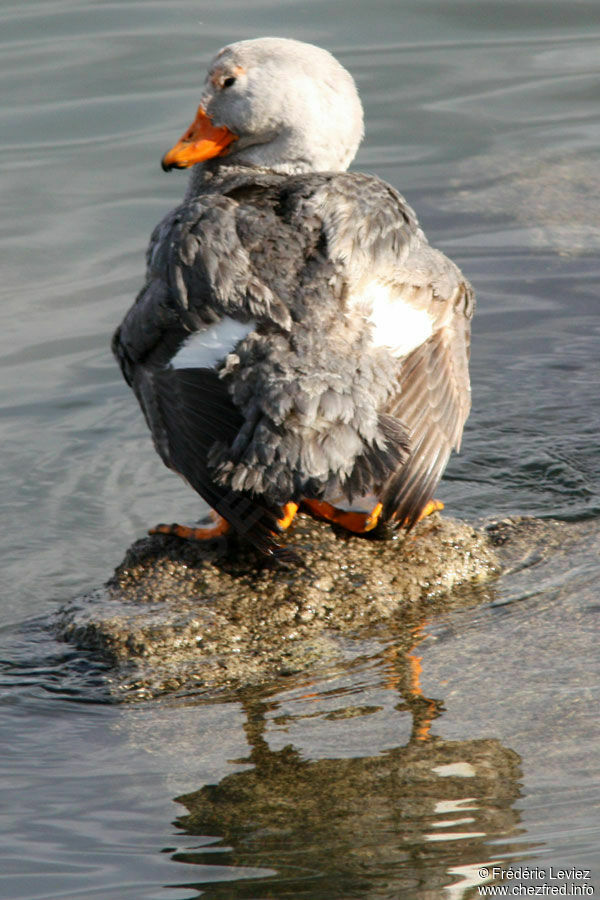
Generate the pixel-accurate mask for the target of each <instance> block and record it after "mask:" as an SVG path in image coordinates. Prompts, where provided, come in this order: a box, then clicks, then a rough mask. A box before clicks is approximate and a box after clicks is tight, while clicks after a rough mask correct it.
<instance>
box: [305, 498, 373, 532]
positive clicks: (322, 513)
mask: <svg viewBox="0 0 600 900" xmlns="http://www.w3.org/2000/svg"><path fill="white" fill-rule="evenodd" d="M301 506H302V509H303V510H305V511H306V512H307V513H309V515H311V516H313V518H315V519H322V520H323V521H325V522H331V523H333V524H335V525H341V526H342V528H345V529H346V531H352V532H353V533H354V534H366V533H367V532H369V531H372V530H373V528H375V526H376V525H377V523H378V521H379V517H380V516H381V510H382V509H383V507H382V504H381V503H378V504H377V505H376V506H375V507H374V509H373V510H372V511H371V512H370V513H364V512H351V511H348V510H344V509H337V508H336V507H335V506H332V505H331V503H325V501H324V500H302V504H301Z"/></svg>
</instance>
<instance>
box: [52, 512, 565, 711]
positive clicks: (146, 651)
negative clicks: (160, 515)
mask: <svg viewBox="0 0 600 900" xmlns="http://www.w3.org/2000/svg"><path fill="white" fill-rule="evenodd" d="M560 531H561V527H560V525H559V524H558V523H541V522H539V521H538V520H528V519H508V520H505V521H504V522H502V523H497V524H495V525H493V526H490V527H488V529H487V530H486V529H480V530H477V529H475V528H473V527H471V526H470V525H468V524H466V523H462V522H458V521H456V520H453V519H451V518H448V517H443V516H440V515H439V514H435V515H433V516H430V517H429V518H428V519H426V520H425V521H423V522H421V523H420V524H419V525H418V526H417V527H416V528H415V529H414V530H413V531H412V532H411V533H410V534H405V533H400V534H397V535H396V536H395V537H394V539H392V540H388V541H372V540H365V539H361V538H356V537H352V536H347V535H341V534H339V533H336V532H334V531H333V530H332V529H331V528H330V527H329V526H327V525H324V524H322V523H318V522H314V521H312V520H310V519H308V518H306V517H299V519H298V522H297V525H296V527H295V528H294V531H293V535H292V541H293V545H294V548H295V549H297V550H299V552H300V553H301V556H302V559H303V563H304V564H303V565H302V566H295V567H283V566H280V565H276V564H271V563H269V562H265V561H264V560H263V559H259V558H257V556H256V555H255V553H254V552H253V551H252V550H251V549H250V548H248V547H247V546H243V545H241V544H234V543H230V542H226V541H224V540H222V541H220V542H218V543H215V544H208V545H202V544H198V543H194V542H188V541H183V540H180V539H179V538H175V537H165V536H162V535H154V536H152V537H148V538H145V539H143V540H140V541H137V542H136V543H135V544H133V546H132V547H131V548H130V549H129V551H128V552H127V554H126V557H125V559H124V560H123V562H122V563H121V565H120V566H119V567H118V568H117V570H116V572H115V574H114V575H113V577H112V578H111V580H110V581H109V582H108V583H107V584H106V586H105V587H104V588H103V589H100V590H98V591H95V592H93V593H91V594H89V595H86V596H84V597H82V598H78V599H76V600H74V601H72V602H70V603H69V604H67V605H66V606H64V607H63V608H62V609H61V610H60V611H59V613H58V614H57V617H56V621H55V622H54V623H53V624H54V630H55V633H56V634H57V635H58V636H59V638H60V639H61V640H64V641H67V642H69V643H71V644H73V645H75V646H76V647H78V648H80V649H85V650H90V651H93V652H94V654H95V655H97V656H98V658H100V659H101V660H102V661H103V662H105V663H108V664H109V666H110V673H109V675H108V678H107V680H108V683H109V686H110V689H111V691H112V692H113V694H115V693H116V694H118V695H120V696H122V697H123V699H135V698H144V697H150V696H157V695H159V694H162V693H166V692H172V691H188V690H192V691H202V690H207V691H212V692H214V691H215V690H216V691H220V690H227V689H237V688H239V687H240V686H244V685H251V684H257V683H264V682H265V681H269V680H272V679H277V678H279V677H281V676H286V675H291V674H293V673H296V672H301V671H303V670H306V669H309V668H311V667H313V666H315V665H318V664H321V665H322V664H323V663H324V662H329V663H331V662H333V661H335V660H339V659H340V658H342V657H343V655H344V652H345V649H344V648H345V643H344V642H347V640H348V637H353V636H357V635H360V634H365V633H369V632H371V633H372V631H373V629H378V628H379V629H381V628H383V627H385V628H386V629H389V628H393V629H397V628H399V627H401V628H403V629H406V628H409V629H410V627H411V625H412V626H416V625H417V624H418V622H419V621H421V620H422V617H423V613H424V611H425V610H426V611H427V612H429V613H430V614H435V613H436V612H439V611H443V610H448V609H452V608H456V607H460V606H469V605H473V604H476V603H480V602H486V601H489V600H490V599H493V596H492V594H493V581H494V578H495V577H496V576H497V575H498V574H499V572H500V570H501V567H502V565H505V564H506V561H507V560H509V561H510V559H511V556H512V557H515V555H516V557H518V558H519V559H521V558H524V559H526V558H527V555H528V554H530V553H531V552H535V550H534V548H535V546H537V545H540V544H541V543H543V544H546V543H547V541H548V540H550V539H552V537H551V536H552V535H553V536H554V539H555V540H556V541H560ZM511 548H514V550H512V549H511ZM501 557H502V558H503V561H502V562H501ZM491 592H492V593H491Z"/></svg>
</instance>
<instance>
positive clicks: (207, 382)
mask: <svg viewBox="0 0 600 900" xmlns="http://www.w3.org/2000/svg"><path fill="white" fill-rule="evenodd" d="M273 42H275V44H273ZM290 44H292V45H294V47H293V49H294V54H292V59H291V61H290V59H289V58H288V56H287V55H286V54H287V53H288V52H289V45H290ZM307 46H309V45H302V44H298V42H288V41H279V39H264V41H263V42H261V41H249V42H242V43H241V44H239V45H232V47H230V48H226V50H225V51H222V52H221V54H219V55H218V56H217V57H216V60H215V62H214V63H213V66H212V67H211V70H210V71H209V76H208V79H207V85H209V84H210V85H212V88H209V87H207V89H206V90H207V91H209V92H210V90H212V91H213V94H214V95H215V96H213V97H211V96H208V95H207V93H206V91H205V95H204V97H203V104H204V106H205V108H207V109H211V110H212V115H211V118H212V120H213V121H214V122H215V124H217V125H227V127H228V128H230V129H231V131H235V133H236V134H238V133H239V131H240V130H241V129H240V127H239V126H240V123H239V121H229V120H228V119H227V117H226V116H225V114H224V113H223V112H219V107H218V98H219V96H221V95H222V94H224V93H225V90H224V88H223V87H222V85H223V83H224V80H225V79H226V78H227V77H229V78H231V77H233V76H232V75H229V76H227V72H236V73H239V72H240V70H243V71H244V72H248V73H252V72H253V71H254V68H253V67H254V66H256V67H257V68H259V69H260V66H261V65H262V66H263V67H264V66H265V65H267V64H266V63H265V59H266V60H268V65H267V69H268V72H269V73H270V77H269V80H268V84H269V85H270V88H269V90H275V88H274V87H273V81H272V77H271V76H272V72H273V67H275V70H276V68H277V58H278V57H279V59H281V58H284V59H285V60H286V67H287V69H289V67H290V66H291V67H292V69H293V67H294V65H295V64H296V63H295V60H297V58H298V56H299V57H300V58H301V59H303V51H302V48H304V47H307ZM274 49H276V50H277V53H275V54H274V55H275V60H274V61H273V58H272V57H273V53H274ZM309 50H310V52H309V54H308V56H309V63H310V64H311V65H313V63H314V59H313V51H314V50H316V51H318V53H317V57H318V59H319V60H321V61H323V59H324V60H325V63H326V64H327V65H326V68H327V66H328V65H329V63H328V62H327V61H328V60H333V58H332V57H330V56H329V54H326V52H325V51H321V50H319V48H310V47H309ZM259 51H260V52H259ZM282 53H283V57H282V56H281V54H282ZM323 54H324V56H323ZM257 60H258V62H257ZM261 61H262V62H261ZM333 63H334V65H333V67H332V72H333V74H332V72H329V71H328V72H327V74H326V76H323V77H325V79H326V80H328V82H330V83H332V84H333V86H335V78H336V77H339V71H340V70H341V72H345V70H343V69H341V67H340V66H339V64H338V63H337V62H336V61H335V60H333ZM227 67H228V68H227ZM287 69H286V71H287ZM302 71H303V73H304V72H305V67H304V68H303V70H302ZM259 74H260V73H259ZM345 76H347V78H346V77H344V79H343V90H344V92H346V93H347V92H348V90H349V83H351V79H350V82H348V80H347V79H349V78H350V76H348V75H347V73H345ZM236 77H239V75H236ZM304 77H305V75H304V74H303V78H304ZM319 77H320V73H319V71H318V70H317V71H314V66H313V69H312V70H311V73H310V80H311V81H312V82H313V83H314V82H315V81H316V82H317V85H318V84H319ZM321 80H322V79H321ZM248 83H250V76H248ZM260 84H261V80H260V78H259V76H258V75H257V76H256V78H255V80H254V82H253V85H254V87H253V90H254V94H253V95H252V96H255V95H256V92H257V89H258V88H257V86H258V85H260ZM219 85H221V87H220V90H221V95H219V93H218V91H219ZM295 86H296V88H297V83H296V85H295ZM352 87H353V83H352ZM269 90H266V91H265V93H266V94H267V97H266V99H265V96H264V94H263V96H262V97H261V102H262V103H263V106H264V103H267V104H268V101H269V96H268V95H269ZM327 90H330V88H329V87H328V88H327ZM313 95H314V92H313V94H311V96H313ZM356 100H358V98H357V97H356ZM248 103H249V104H250V106H251V104H252V98H250V100H248ZM302 108H305V105H304V106H303V107H302ZM358 108H359V106H358ZM263 112H264V110H263ZM261 114H262V113H261ZM292 114H293V110H292V111H291V112H290V111H289V110H286V115H287V116H288V117H289V116H291V115H292ZM249 118H250V119H251V118H252V117H251V116H250V117H249ZM355 119H356V116H355ZM300 126H302V127H303V128H304V127H305V123H299V126H298V127H299V128H300ZM313 127H316V126H315V125H314V124H313ZM236 128H237V131H236ZM348 129H349V135H348V136H347V138H346V143H347V144H348V146H349V147H350V149H349V150H348V149H347V148H346V149H344V147H341V148H338V150H337V154H336V156H335V159H333V164H332V160H325V162H329V163H330V166H329V168H331V169H340V168H343V167H344V166H345V165H347V160H346V158H347V157H348V153H349V152H352V155H353V152H355V149H356V146H357V145H358V141H359V140H360V136H361V135H362V115H361V116H360V121H359V122H357V121H354V122H353V123H350V125H349V126H348ZM274 131H275V132H276V131H277V129H276V128H274ZM328 139H329V142H330V143H331V141H333V140H335V135H329V138H328ZM238 142H239V144H238ZM297 143H298V142H294V140H293V139H292V140H291V144H292V145H294V146H295V145H296V144H297ZM342 143H343V141H342ZM238 145H241V149H240V150H239V157H238V158H236V154H238ZM316 145H317V147H318V154H320V156H322V155H323V153H324V152H325V151H324V149H323V148H324V146H325V145H326V141H325V140H324V138H322V136H318V140H317V141H316ZM355 145H356V146H355ZM303 147H304V145H303ZM249 148H252V151H250V150H249ZM261 149H262V151H263V156H265V157H266V158H268V159H270V158H271V156H270V154H272V152H273V151H272V148H270V149H268V151H265V144H264V143H263V144H261V143H259V144H258V145H252V144H251V143H250V144H249V143H248V138H247V137H245V136H244V135H242V136H241V138H238V139H237V140H236V141H235V142H234V143H233V144H232V145H231V148H230V149H229V151H228V154H227V155H225V156H221V157H218V158H216V159H213V160H210V161H208V162H204V163H203V164H201V165H196V166H195V167H194V169H193V170H192V179H191V184H190V188H189V189H188V193H187V195H186V199H185V201H184V203H183V204H182V205H181V206H179V207H177V208H176V209H175V210H173V211H172V212H171V213H169V214H168V215H167V216H166V217H165V218H164V219H163V221H162V222H161V223H160V224H159V225H158V227H157V228H156V229H155V231H154V233H153V235H152V239H151V243H150V247H149V250H148V255H147V273H146V282H145V285H144V287H143V288H142V290H141V292H140V293H139V295H138V297H137V299H136V302H135V304H134V305H133V306H132V308H131V309H130V310H129V312H128V313H127V315H126V317H125V319H124V321H123V323H122V324H121V326H120V328H119V329H118V330H117V332H116V334H115V336H114V339H113V349H114V352H115V354H116V356H117V358H118V360H119V363H120V365H121V368H122V371H123V374H124V376H125V378H126V379H127V381H128V383H129V384H130V385H131V386H132V387H133V389H134V391H135V392H136V395H137V397H138V400H139V402H140V404H141V407H142V409H143V411H144V414H145V416H146V419H147V422H148V425H149V427H150V430H151V432H152V435H153V437H154V441H155V444H156V448H157V450H158V452H159V453H160V455H161V457H162V459H163V460H164V462H165V463H166V464H167V465H168V466H170V467H171V468H173V469H174V470H175V471H177V472H179V473H180V474H182V475H183V476H184V477H185V478H186V479H187V480H188V481H189V482H190V484H191V485H192V486H193V487H194V488H195V489H196V490H198V491H199V493H201V494H202V496H204V497H205V499H206V500H207V501H208V502H209V503H210V504H211V505H212V506H213V507H214V508H215V509H217V511H218V512H221V514H223V515H225V512H223V509H224V508H227V509H230V507H231V505H232V498H233V500H234V501H235V502H237V499H236V498H243V499H244V500H245V501H246V502H247V504H250V507H251V508H252V509H253V510H259V513H258V514H257V515H256V516H255V517H254V527H253V529H252V530H249V529H246V533H247V536H248V537H249V538H250V539H251V540H253V541H254V542H255V543H257V544H258V545H259V546H261V549H263V550H266V551H267V552H270V550H271V549H272V543H271V538H270V537H269V534H270V532H271V531H273V530H274V528H273V524H274V519H276V518H277V517H278V516H279V515H280V511H281V507H282V505H283V504H285V503H286V502H288V501H292V500H294V501H299V500H301V499H302V498H312V499H324V500H329V501H333V499H334V498H339V497H340V496H342V497H345V498H346V500H347V501H348V502H350V503H351V502H353V501H355V500H357V499H360V498H361V497H362V496H364V495H375V496H376V497H377V498H378V499H380V500H381V501H382V502H383V506H384V518H385V519H387V520H390V519H395V520H397V521H399V522H404V523H405V524H407V525H412V524H413V523H414V521H415V520H416V518H417V517H418V515H419V513H420V512H421V509H422V507H423V506H424V505H425V503H426V502H427V501H428V500H429V499H431V497H432V494H433V491H434V489H435V487H436V485H437V483H438V481H439V479H440V477H441V475H442V472H443V470H444V468H445V466H446V463H447V461H448V458H449V455H450V453H451V451H452V449H454V448H458V447H459V445H460V439H461V435H462V430H463V425H464V422H465V420H466V418H467V415H468V413H469V407H470V390H469V376H468V356H469V330H470V318H471V316H472V313H473V305H474V301H473V294H472V290H471V288H470V286H469V284H468V282H467V281H466V280H465V279H464V278H463V276H462V275H461V273H460V271H459V270H458V269H457V267H456V266H455V265H454V264H453V263H452V262H451V261H450V260H448V259H447V258H446V257H445V256H444V255H443V254H442V253H440V252H439V251H437V250H434V249H432V248H431V247H430V246H429V244H428V243H427V240H426V238H425V236H424V234H423V232H422V231H421V229H420V228H419V226H418V223H417V219H416V216H415V214H414V212H413V211H412V209H411V208H410V207H409V206H408V205H407V203H406V201H405V200H404V199H403V198H402V197H401V196H400V195H399V194H398V193H397V192H396V191H395V190H394V189H393V188H392V187H390V186H389V185H387V184H385V183H384V182H382V181H380V180H379V179H378V178H375V177H371V176H367V175H362V174H355V173H346V172H343V171H313V170H312V167H313V166H314V165H315V161H314V160H306V161H305V162H304V163H302V164H300V163H299V162H298V158H295V159H294V161H293V164H290V165H289V166H287V165H286V161H285V159H283V160H281V161H280V162H281V164H280V165H279V166H277V165H268V166H265V165H262V166H259V165H257V164H256V162H255V161H252V160H251V161H250V163H249V162H248V160H247V154H248V153H249V152H252V153H253V154H254V156H256V154H258V155H259V158H260V151H261ZM302 153H303V154H304V155H306V151H305V150H304V149H303V151H302ZM297 156H298V154H296V157H297ZM253 158H254V157H253ZM350 158H351V157H350ZM298 169H300V171H298ZM230 320H231V322H232V323H233V324H232V325H231V328H232V329H233V330H232V332H231V333H233V334H235V335H236V336H237V334H238V331H237V330H236V329H241V331H240V332H239V334H240V339H239V340H236V341H235V343H234V344H233V345H232V346H231V347H227V348H225V349H224V351H223V353H222V356H221V358H220V359H218V360H217V362H216V363H215V364H214V365H212V366H210V367H204V366H191V367H190V366H185V367H183V368H176V367H174V365H176V360H177V359H178V358H181V359H183V358H184V357H177V354H178V353H180V352H181V348H182V347H185V346H187V344H186V342H187V341H189V339H190V335H196V336H198V335H200V336H201V338H202V336H203V335H206V342H207V346H208V342H209V340H213V341H214V339H215V335H219V336H222V335H223V334H225V333H226V328H227V327H229V324H228V323H229V322H230ZM236 322H237V323H239V325H237V326H236V325H235V323H236ZM244 323H246V325H247V333H244V328H243V325H244ZM421 338H422V339H421ZM217 346H218V342H217ZM218 352H219V351H218V350H217V353H218ZM185 358H186V359H187V357H185ZM234 505H235V504H234ZM225 517H226V518H229V519H230V521H231V517H228V516H227V515H225ZM234 524H235V522H234ZM238 530H245V529H243V528H240V529H238Z"/></svg>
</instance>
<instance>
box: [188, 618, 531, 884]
mask: <svg viewBox="0 0 600 900" xmlns="http://www.w3.org/2000/svg"><path fill="white" fill-rule="evenodd" d="M423 637H424V635H423V631H422V628H418V629H417V630H416V631H415V633H414V635H413V638H414V643H413V646H412V647H408V646H407V647H406V648H405V649H404V651H403V652H400V651H399V650H397V649H396V648H394V649H388V650H387V651H385V658H384V664H385V669H386V684H387V686H388V687H390V688H393V689H394V690H398V691H399V693H400V696H401V702H400V704H399V705H398V706H397V709H402V710H409V711H410V713H411V715H412V720H413V727H412V733H411V737H410V740H409V741H408V742H407V743H406V744H405V745H404V746H399V747H396V748H394V749H393V750H386V751H383V752H381V753H378V754H375V755H373V756H363V757H358V758H357V757H354V758H343V759H319V760H305V759H302V758H301V756H300V754H299V753H298V751H297V750H296V749H295V748H294V747H292V746H287V747H284V748H283V749H281V750H279V751H272V750H271V749H270V748H269V745H268V743H267V740H266V737H265V728H266V716H267V713H268V712H269V711H270V710H272V709H273V707H274V705H276V704H274V703H273V701H269V699H268V698H267V697H265V696H264V695H263V696H257V695H256V694H255V695H254V696H248V695H246V697H245V711H246V715H247V721H246V725H245V729H246V734H247V737H248V741H249V744H250V747H251V752H250V756H249V759H248V762H251V763H252V764H253V768H251V769H249V770H246V771H243V772H237V773H235V774H232V775H229V776H227V777H225V778H224V779H223V780H222V781H221V782H220V783H219V784H217V785H207V786H205V787H203V788H202V789H201V790H199V791H196V792H194V793H191V794H187V795H185V796H183V797H180V798H178V800H179V802H180V803H182V804H183V805H184V806H185V807H186V808H187V810H188V814H187V815H185V816H182V817H181V818H180V819H179V820H178V823H177V824H178V825H179V826H180V827H181V828H183V829H184V830H185V831H186V833H188V834H193V835H198V836H199V835H203V836H207V835H213V836H214V835H218V836H220V837H221V841H220V842H218V843H216V844H215V843H212V844H211V846H210V847H206V846H205V847H199V848H198V849H197V850H195V851H187V852H180V853H177V854H175V856H174V859H176V860H178V861H180V862H184V863H191V864H196V865H203V866H207V865H208V866H210V865H211V864H212V865H213V866H214V864H215V863H219V865H220V866H228V867H232V868H231V876H232V878H233V879H238V880H236V881H235V882H234V883H232V881H225V882H221V883H215V882H214V881H212V879H211V882H210V883H206V882H204V883H202V884H201V885H200V884H197V885H195V887H196V888H197V889H198V890H199V891H201V893H202V896H203V897H213V898H224V897H234V896H235V897H253V898H259V897H263V898H264V897H286V896H294V897H300V896H306V897H311V898H340V897H377V898H398V897H406V896H412V897H419V898H426V897H427V898H429V897H431V898H433V897H438V896H440V892H441V891H442V890H443V889H445V892H444V893H443V894H442V896H448V897H450V898H460V897H463V896H464V894H465V891H466V890H467V888H468V887H470V886H472V885H474V884H476V883H478V881H479V880H480V879H479V878H478V875H477V872H478V868H479V867H480V866H481V865H483V864H485V863H489V862H491V861H496V860H499V859H501V858H503V856H504V854H505V853H506V852H507V851H508V847H507V846H506V843H505V841H506V839H508V838H510V837H515V836H516V835H518V834H519V833H521V832H522V831H523V829H522V828H520V827H519V813H518V812H517V811H516V810H515V809H514V803H515V801H516V800H517V798H518V797H519V796H520V793H519V784H518V779H519V777H520V770H519V764H520V758H519V756H518V755H517V754H516V753H515V752H514V751H512V750H509V749H508V748H506V747H503V746H502V745H501V744H500V743H499V742H498V741H497V740H473V741H447V740H442V739H441V738H439V737H435V736H432V735H431V724H432V721H433V719H434V718H435V717H437V716H439V715H440V714H441V710H442V705H441V703H440V702H439V701H437V700H432V699H429V698H426V697H424V696H423V693H422V691H421V688H420V683H419V673H420V664H421V661H420V659H419V657H418V656H416V653H415V651H416V646H417V645H418V643H419V642H420V641H421V640H422V639H423ZM352 714H355V708H354V710H353V713H352ZM313 715H314V714H313ZM338 718H341V717H340V716H336V719H338ZM499 839H502V847H500V846H498V844H497V842H498V840H499ZM491 840H493V841H494V842H495V845H494V846H493V847H490V846H489V842H490V841H491ZM512 849H513V852H523V850H524V849H525V848H524V845H523V843H522V842H519V847H518V851H517V848H516V847H513V848H512ZM248 867H253V868H254V873H252V874H255V872H256V867H261V868H263V869H264V870H265V873H264V876H263V877H262V878H258V879H257V878H255V877H248V876H249V874H250V873H248V872H247V869H248ZM243 869H246V873H244V872H243V871H242V870H243ZM273 870H275V871H276V873H277V874H276V875H273ZM222 872H223V869H221V873H222Z"/></svg>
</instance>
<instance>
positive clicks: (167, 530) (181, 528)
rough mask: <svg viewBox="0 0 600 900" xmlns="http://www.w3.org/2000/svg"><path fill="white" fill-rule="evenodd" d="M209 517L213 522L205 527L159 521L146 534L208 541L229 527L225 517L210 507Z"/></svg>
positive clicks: (219, 535) (223, 532)
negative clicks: (169, 535) (191, 526)
mask: <svg viewBox="0 0 600 900" xmlns="http://www.w3.org/2000/svg"><path fill="white" fill-rule="evenodd" d="M210 517H211V519H212V520H213V523H214V524H213V525H209V526H208V527H207V528H190V527H189V526H188V525H177V524H176V523H175V522H174V523H173V524H172V525H164V524H163V523H162V522H161V523H160V525H155V526H154V528H151V529H150V531H149V532H148V534H174V535H176V536H177V537H180V538H184V539H185V540H188V541H210V540H213V539H214V538H218V537H222V535H224V534H227V532H228V531H229V530H230V529H231V525H230V524H229V522H228V521H227V519H224V518H223V516H220V515H219V514H218V513H216V512H215V511H214V510H212V509H211V510H210Z"/></svg>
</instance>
